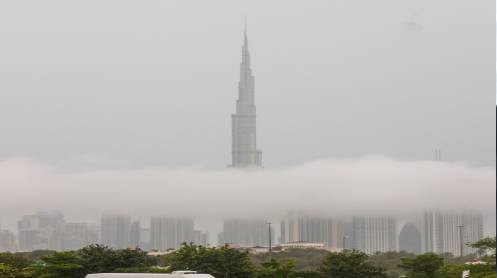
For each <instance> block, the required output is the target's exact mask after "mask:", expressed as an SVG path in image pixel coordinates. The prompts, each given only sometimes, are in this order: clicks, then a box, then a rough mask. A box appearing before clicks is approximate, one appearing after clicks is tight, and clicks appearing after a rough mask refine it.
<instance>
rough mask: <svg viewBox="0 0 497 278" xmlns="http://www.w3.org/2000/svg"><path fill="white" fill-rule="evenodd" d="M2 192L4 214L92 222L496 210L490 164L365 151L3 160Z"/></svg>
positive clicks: (0, 166)
mask: <svg viewBox="0 0 497 278" xmlns="http://www.w3.org/2000/svg"><path fill="white" fill-rule="evenodd" d="M0 195H1V196H3V197H2V202H0V212H1V215H0V217H1V216H3V217H6V216H7V215H12V214H13V212H15V214H21V213H31V212H33V211H35V210H40V209H44V210H47V209H61V210H63V211H64V212H66V214H67V215H72V216H75V217H79V218H93V219H98V217H99V216H100V214H101V213H103V212H123V213H131V214H132V215H134V216H141V217H147V216H150V215H156V214H167V215H171V216H189V217H195V218H196V219H211V220H221V219H223V218H225V217H259V218H265V219H271V220H276V219H279V218H280V217H282V216H284V214H285V213H286V212H287V211H288V210H300V211H305V212H309V213H313V214H316V215H322V216H330V217H350V216H353V215H365V214H395V215H413V214H416V213H419V212H422V211H424V210H428V209H437V210H459V209H463V210H477V211H481V212H483V213H484V215H486V216H490V217H493V215H495V212H494V207H495V168H490V167H479V168H476V167H471V166H468V165H465V164H464V163H447V162H438V161H396V160H393V159H390V158H386V157H364V158H360V159H348V160H333V159H329V160H317V161H311V162H308V163H305V164H301V165H297V166H293V167H285V168H276V169H260V170H248V171H241V170H237V169H226V170H211V169H206V168H142V169H122V170H114V169H113V170H95V171H87V172H66V171H63V170H61V169H60V168H57V167H51V166H49V165H43V164H39V163H36V162H34V161H31V160H26V159H15V160H6V161H2V162H0ZM487 218H488V217H487ZM493 218H495V217H493Z"/></svg>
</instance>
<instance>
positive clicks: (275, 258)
mask: <svg viewBox="0 0 497 278" xmlns="http://www.w3.org/2000/svg"><path fill="white" fill-rule="evenodd" d="M472 246H473V247H475V248H478V249H479V250H480V252H481V253H482V254H485V255H484V256H482V257H481V260H482V261H484V262H485V264H478V265H466V264H464V263H463V262H464V261H466V260H467V259H468V258H463V259H458V258H453V257H450V256H439V255H436V254H432V253H426V254H422V255H418V256H415V255H413V254H409V253H405V252H388V253H381V254H376V255H373V256H367V255H366V254H364V253H361V252H357V251H348V252H344V253H330V252H326V251H322V250H313V251H311V250H290V251H284V252H278V253H273V254H272V257H271V258H269V257H268V256H269V254H259V255H250V254H248V253H246V252H243V251H240V250H237V249H232V248H228V247H219V248H210V247H203V246H197V245H193V244H185V245H183V247H182V248H181V249H179V250H178V251H177V252H174V253H172V254H169V255H165V256H160V257H150V256H148V255H147V254H146V252H144V251H142V250H140V249H135V250H131V249H123V250H113V249H110V248H108V247H105V246H102V245H91V246H88V247H85V248H82V249H80V250H78V251H71V252H53V251H35V252H30V253H14V254H11V253H0V278H83V277H85V276H86V274H88V273H102V272H107V273H110V272H153V273H168V272H171V271H174V270H187V269H191V270H196V271H198V272H200V273H209V274H212V275H213V276H215V277H216V278H311V277H312V278H316V277H322V278H326V277H331V278H389V277H396V278H397V277H407V278H460V277H461V273H462V271H463V270H470V271H471V275H470V277H471V278H473V277H474V278H490V277H495V276H496V273H495V238H486V239H483V240H481V241H479V242H477V243H475V244H472Z"/></svg>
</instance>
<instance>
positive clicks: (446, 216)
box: [422, 211, 483, 256]
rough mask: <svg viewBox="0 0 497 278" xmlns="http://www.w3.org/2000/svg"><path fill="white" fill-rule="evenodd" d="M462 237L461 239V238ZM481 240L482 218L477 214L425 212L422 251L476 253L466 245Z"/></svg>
mask: <svg viewBox="0 0 497 278" xmlns="http://www.w3.org/2000/svg"><path fill="white" fill-rule="evenodd" d="M461 236H462V238H461ZM482 238H483V217H482V216H481V214H478V213H451V212H433V211H431V212H426V213H424V215H423V221H422V251H423V252H434V253H439V254H442V253H452V254H453V255H454V256H460V255H461V247H462V252H463V254H470V253H474V252H476V250H475V249H474V248H470V247H468V246H467V245H466V244H467V243H471V242H476V241H478V240H480V239H482Z"/></svg>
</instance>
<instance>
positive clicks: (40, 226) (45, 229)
mask: <svg viewBox="0 0 497 278" xmlns="http://www.w3.org/2000/svg"><path fill="white" fill-rule="evenodd" d="M64 224H65V221H64V215H63V214H62V213H61V212H59V211H53V212H38V213H36V214H32V215H24V216H23V217H22V219H21V220H20V221H18V222H17V228H18V232H19V249H20V251H33V250H41V249H45V250H56V251H57V250H62V249H63V228H64Z"/></svg>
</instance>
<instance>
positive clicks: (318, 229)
mask: <svg viewBox="0 0 497 278" xmlns="http://www.w3.org/2000/svg"><path fill="white" fill-rule="evenodd" d="M344 237H345V224H344V222H343V221H337V220H332V219H328V218H320V217H311V216H304V215H301V214H295V213H291V214H289V215H288V216H287V217H286V218H285V219H284V220H283V221H281V240H280V241H281V243H291V242H311V243H322V244H323V245H324V247H325V248H327V249H331V250H338V249H342V248H343V243H344Z"/></svg>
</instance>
